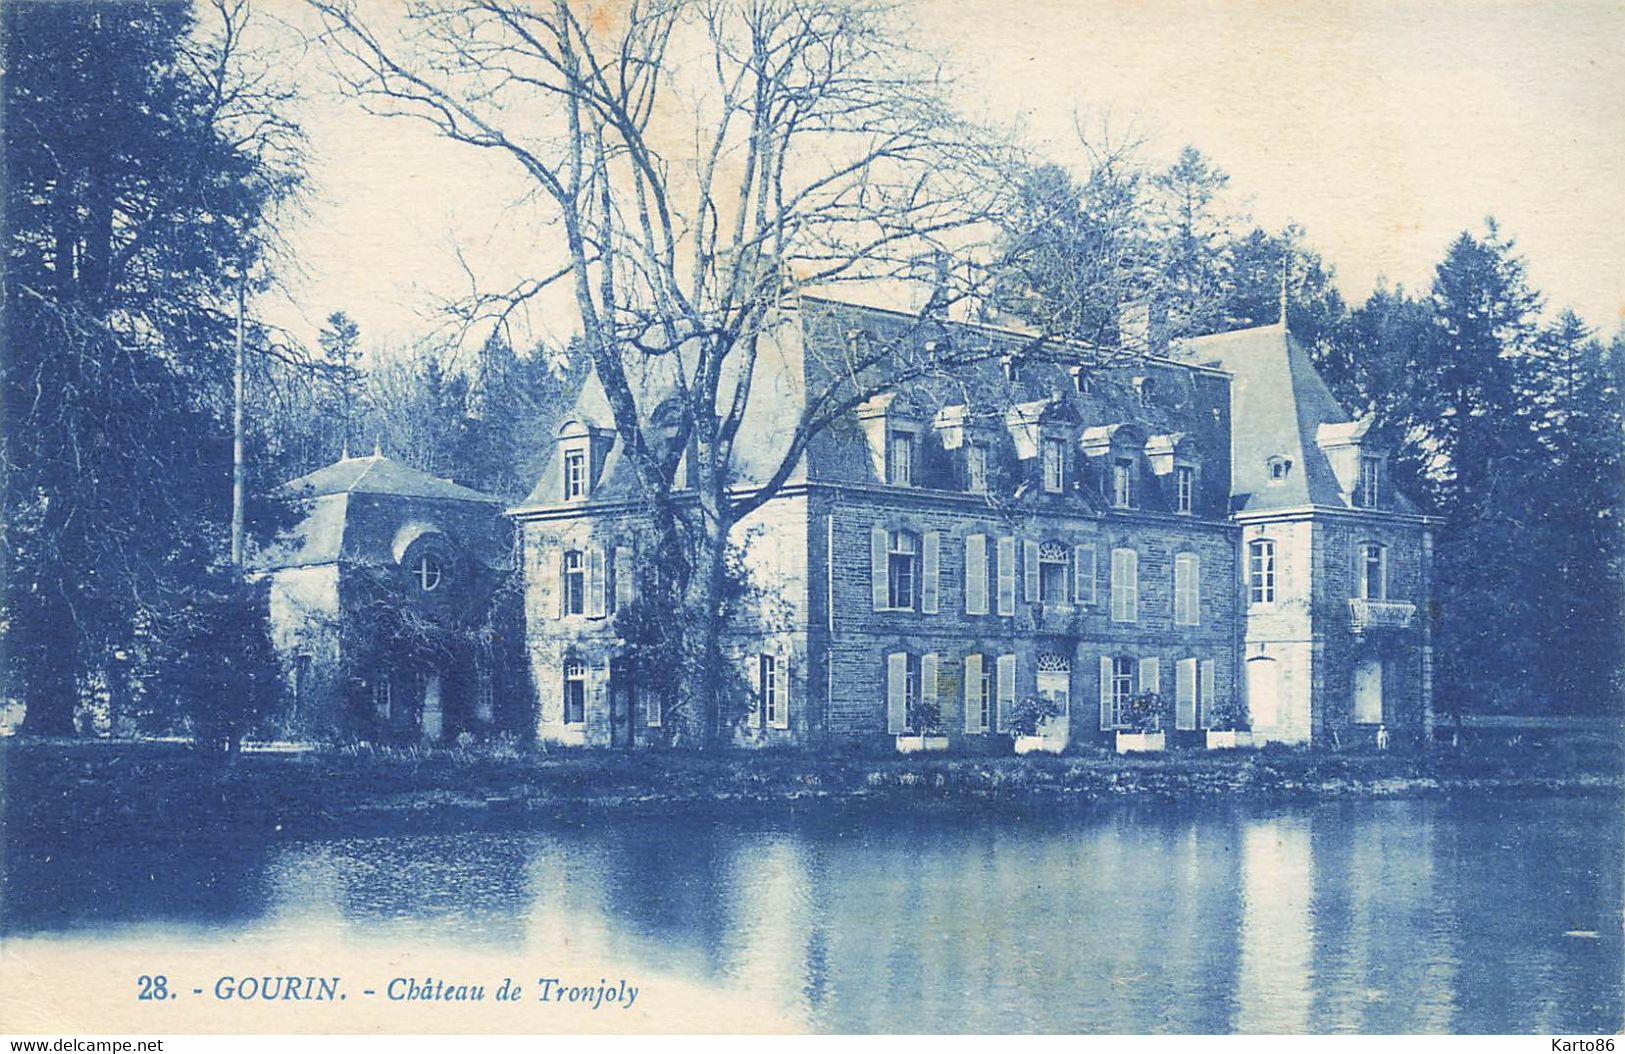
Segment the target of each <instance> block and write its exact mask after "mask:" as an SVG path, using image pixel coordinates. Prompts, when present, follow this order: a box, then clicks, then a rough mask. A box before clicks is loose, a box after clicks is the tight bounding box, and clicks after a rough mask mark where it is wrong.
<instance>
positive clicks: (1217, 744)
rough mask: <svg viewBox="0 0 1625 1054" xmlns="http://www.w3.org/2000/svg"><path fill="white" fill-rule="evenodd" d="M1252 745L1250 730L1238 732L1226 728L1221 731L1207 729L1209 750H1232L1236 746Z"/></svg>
mask: <svg viewBox="0 0 1625 1054" xmlns="http://www.w3.org/2000/svg"><path fill="white" fill-rule="evenodd" d="M1252 745H1253V734H1252V733H1251V732H1238V731H1235V730H1234V729H1227V730H1225V731H1223V732H1215V731H1213V730H1212V729H1209V730H1208V734H1207V748H1208V749H1209V750H1234V749H1236V748H1237V747H1250V746H1252Z"/></svg>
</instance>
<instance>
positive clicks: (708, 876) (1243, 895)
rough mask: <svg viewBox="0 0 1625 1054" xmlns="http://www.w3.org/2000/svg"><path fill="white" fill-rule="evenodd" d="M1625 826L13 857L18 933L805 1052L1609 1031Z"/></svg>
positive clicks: (1610, 812)
mask: <svg viewBox="0 0 1625 1054" xmlns="http://www.w3.org/2000/svg"><path fill="white" fill-rule="evenodd" d="M1616 826H1617V803H1613V802H1607V801H1585V800H1576V801H1563V800H1554V801H1547V802H1529V803H1511V804H1505V805H1493V806H1484V805H1472V804H1466V803H1455V804H1439V803H1424V802H1362V803H1355V804H1334V805H1327V806H1324V807H1317V808H1312V809H1307V808H1306V809H1281V810H1273V811H1263V810H1246V809H1214V808H1205V809H1197V810H1192V809H1188V808H1184V807H1180V806H1174V805H1167V806H1161V807H1157V808H1113V809H1105V810H1100V811H1098V812H1091V813H1087V814H1082V815H1076V816H1072V817H1068V818H1066V819H1054V820H1035V819H1031V818H1026V819H1008V818H1007V819H1002V820H996V821H995V820H988V821H986V822H967V821H965V820H962V819H956V820H949V819H936V820H921V819H918V818H914V817H903V818H898V817H868V818H864V819H846V820H840V821H834V820H825V821H819V822H812V821H807V822H800V823H794V824H785V825H763V824H743V823H742V824H726V823H713V822H707V823H700V824H694V825H673V824H669V823H668V824H651V823H642V822H612V821H606V822H604V823H602V824H601V825H598V826H595V827H591V828H571V829H563V830H551V831H545V832H524V833H520V832H510V833H492V832H482V833H477V834H466V835H452V836H432V837H407V838H367V839H349V840H338V841H330V842H320V843H308V844H288V845H282V846H276V847H270V848H264V847H262V848H259V849H233V850H232V851H230V852H225V851H219V850H209V849H207V848H206V847H183V848H180V849H176V848H174V847H171V848H169V849H165V850H152V849H145V850H143V849H140V848H139V847H130V846H118V847H111V848H109V847H82V848H80V849H77V850H72V851H67V852H63V851H60V850H53V851H52V852H50V853H43V852H41V851H39V850H37V849H35V848H31V847H27V846H8V847H7V848H8V852H7V854H6V862H5V872H4V873H5V888H4V895H5V900H4V906H5V914H4V925H5V929H6V931H7V932H8V933H9V934H10V935H11V936H10V937H8V943H9V944H12V945H15V944H16V942H17V940H18V939H19V938H27V937H29V936H31V935H35V934H42V935H50V939H51V940H53V941H55V942H56V943H57V946H60V947H78V946H82V947H83V948H85V949H86V950H87V951H90V950H94V949H95V948H96V947H97V946H98V942H102V941H108V940H112V939H117V938H119V937H120V936H121V934H122V933H123V932H124V931H127V930H128V929H129V928H130V927H135V926H140V925H150V924H151V923H154V922H159V923H176V922H183V923H188V924H191V925H192V926H193V927H194V929H195V930H196V931H197V933H198V934H200V936H198V937H197V938H196V939H198V940H202V941H204V942H217V943H218V942H230V941H234V940H239V939H241V938H242V937H244V936H254V935H262V936H263V935H275V934H278V933H281V934H283V935H296V936H297V939H298V940H299V941H301V942H306V943H311V944H312V951H311V954H313V955H316V954H320V953H321V949H322V948H323V947H324V946H325V947H329V948H331V949H335V950H336V949H339V948H346V949H353V948H354V947H356V946H358V945H362V944H365V945H367V946H377V947H385V948H388V947H395V948H411V949H425V948H427V949H431V950H432V949H437V948H438V949H441V950H442V951H443V952H445V953H446V954H450V953H453V952H455V953H459V954H462V953H469V954H474V953H478V954H482V955H488V956H497V957H498V958H499V959H500V958H501V957H504V956H506V957H509V958H514V959H517V960H518V961H522V962H530V963H534V962H550V961H568V962H571V963H578V964H589V965H590V967H591V968H592V969H593V970H595V971H598V972H601V973H603V974H604V975H605V976H609V977H617V976H628V977H648V978H658V979H663V980H662V981H661V983H665V984H668V985H684V986H693V988H694V989H695V990H696V991H706V992H713V993H719V994H722V995H725V997H726V1000H727V1005H731V1006H737V1007H740V1008H746V1009H749V1010H750V1011H752V1012H754V1013H756V1014H757V1015H758V1018H757V1019H759V1020H768V1021H771V1022H774V1023H775V1024H774V1027H787V1028H803V1029H817V1030H833V1031H852V1032H871V1031H937V1030H957V1031H970V1032H978V1031H1022V1030H1033V1031H1089V1032H1224V1031H1242V1032H1445V1031H1456V1032H1484V1031H1488V1032H1553V1033H1556V1032H1569V1033H1573V1032H1596V1031H1609V1032H1611V1031H1615V1030H1617V1029H1618V1028H1619V1027H1620V1025H1621V1011H1620V1007H1621V998H1622V992H1621V970H1622V956H1621V925H1620V923H1621V894H1620V889H1621V879H1622V868H1621V862H1620V850H1619V846H1618V845H1617V842H1616V840H1615V839H1613V838H1608V839H1606V840H1604V841H1599V840H1598V833H1599V832H1601V831H1609V830H1613V829H1614V828H1615V827H1616ZM1572 931H1595V932H1597V933H1598V934H1599V936H1598V937H1597V938H1595V939H1592V938H1577V937H1572V936H1565V933H1568V932H1572ZM75 941H76V942H78V944H74V943H73V942H75ZM64 942H66V943H64ZM502 961H507V960H506V959H502ZM742 1012H743V1011H742ZM688 1024H689V1025H690V1027H701V1026H704V1025H706V1024H707V1023H705V1022H689V1023H688ZM709 1025H710V1026H711V1027H715V1025H716V1023H715V1022H710V1023H709Z"/></svg>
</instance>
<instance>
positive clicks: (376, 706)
mask: <svg viewBox="0 0 1625 1054" xmlns="http://www.w3.org/2000/svg"><path fill="white" fill-rule="evenodd" d="M393 702H394V691H393V688H392V685H391V683H390V676H389V671H388V670H380V671H379V672H378V675H377V676H375V677H374V678H373V679H372V710H373V713H375V714H377V715H378V719H379V720H381V721H388V720H389V712H390V706H391V704H392V703H393Z"/></svg>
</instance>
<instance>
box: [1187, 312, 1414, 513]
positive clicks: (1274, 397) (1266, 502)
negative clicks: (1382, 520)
mask: <svg viewBox="0 0 1625 1054" xmlns="http://www.w3.org/2000/svg"><path fill="white" fill-rule="evenodd" d="M1180 349H1181V351H1182V352H1183V353H1184V354H1186V355H1188V356H1190V357H1191V358H1192V359H1194V360H1195V361H1198V362H1206V361H1210V360H1211V361H1216V362H1217V363H1218V365H1219V366H1220V367H1221V368H1222V369H1224V370H1226V371H1228V372H1229V373H1230V374H1231V376H1232V377H1233V378H1234V380H1233V382H1232V388H1231V397H1230V405H1231V419H1232V422H1233V427H1232V428H1231V431H1230V437H1231V438H1230V451H1231V458H1230V460H1231V477H1230V478H1231V485H1230V492H1231V507H1232V509H1233V510H1234V511H1236V512H1256V511H1263V510H1269V509H1287V508H1301V507H1302V506H1305V505H1323V506H1334V507H1345V506H1347V505H1348V502H1347V500H1346V498H1345V496H1344V494H1343V490H1342V488H1341V487H1340V486H1339V485H1338V482H1337V477H1336V476H1335V475H1334V473H1333V472H1332V467H1331V462H1330V461H1328V460H1327V458H1326V454H1325V452H1324V451H1322V450H1321V448H1320V445H1319V444H1318V443H1317V442H1316V433H1317V431H1318V430H1319V428H1320V426H1321V425H1323V424H1342V423H1346V422H1349V421H1351V420H1352V418H1351V417H1350V416H1349V413H1348V411H1346V410H1344V409H1343V407H1342V406H1341V405H1340V404H1339V403H1338V401H1337V399H1336V397H1335V396H1333V395H1332V392H1331V389H1330V388H1328V387H1327V386H1326V382H1325V381H1324V380H1322V379H1321V377H1320V374H1319V373H1318V372H1317V371H1316V370H1315V367H1314V364H1313V363H1312V362H1311V361H1310V359H1309V352H1308V350H1307V349H1305V348H1304V346H1303V345H1302V344H1300V343H1299V342H1298V340H1297V338H1296V337H1294V336H1292V334H1291V333H1290V332H1289V331H1288V330H1287V328H1286V327H1285V326H1282V325H1281V324H1280V323H1279V322H1277V323H1272V324H1270V325H1267V326H1255V327H1253V328H1251V329H1239V330H1233V331H1231V332H1229V333H1215V334H1212V335H1210V336H1205V337H1192V338H1188V339H1185V340H1183V341H1181V342H1180ZM1276 455H1279V456H1282V457H1286V458H1289V459H1291V462H1292V468H1291V471H1290V472H1288V473H1287V477H1286V479H1284V480H1279V481H1271V480H1270V478H1269V470H1268V466H1267V464H1266V462H1267V461H1268V459H1269V458H1271V457H1273V456H1276ZM1395 506H1396V507H1397V508H1398V509H1399V510H1400V511H1404V512H1413V511H1415V507H1414V506H1413V505H1412V504H1411V503H1410V502H1409V501H1407V500H1406V499H1405V498H1404V496H1403V495H1396V497H1395Z"/></svg>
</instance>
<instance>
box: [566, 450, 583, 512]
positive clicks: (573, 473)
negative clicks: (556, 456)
mask: <svg viewBox="0 0 1625 1054" xmlns="http://www.w3.org/2000/svg"><path fill="white" fill-rule="evenodd" d="M586 496H587V452H586V451H585V450H566V451H565V452H564V500H565V501H575V500H576V499H577V498H584V497H586Z"/></svg>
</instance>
